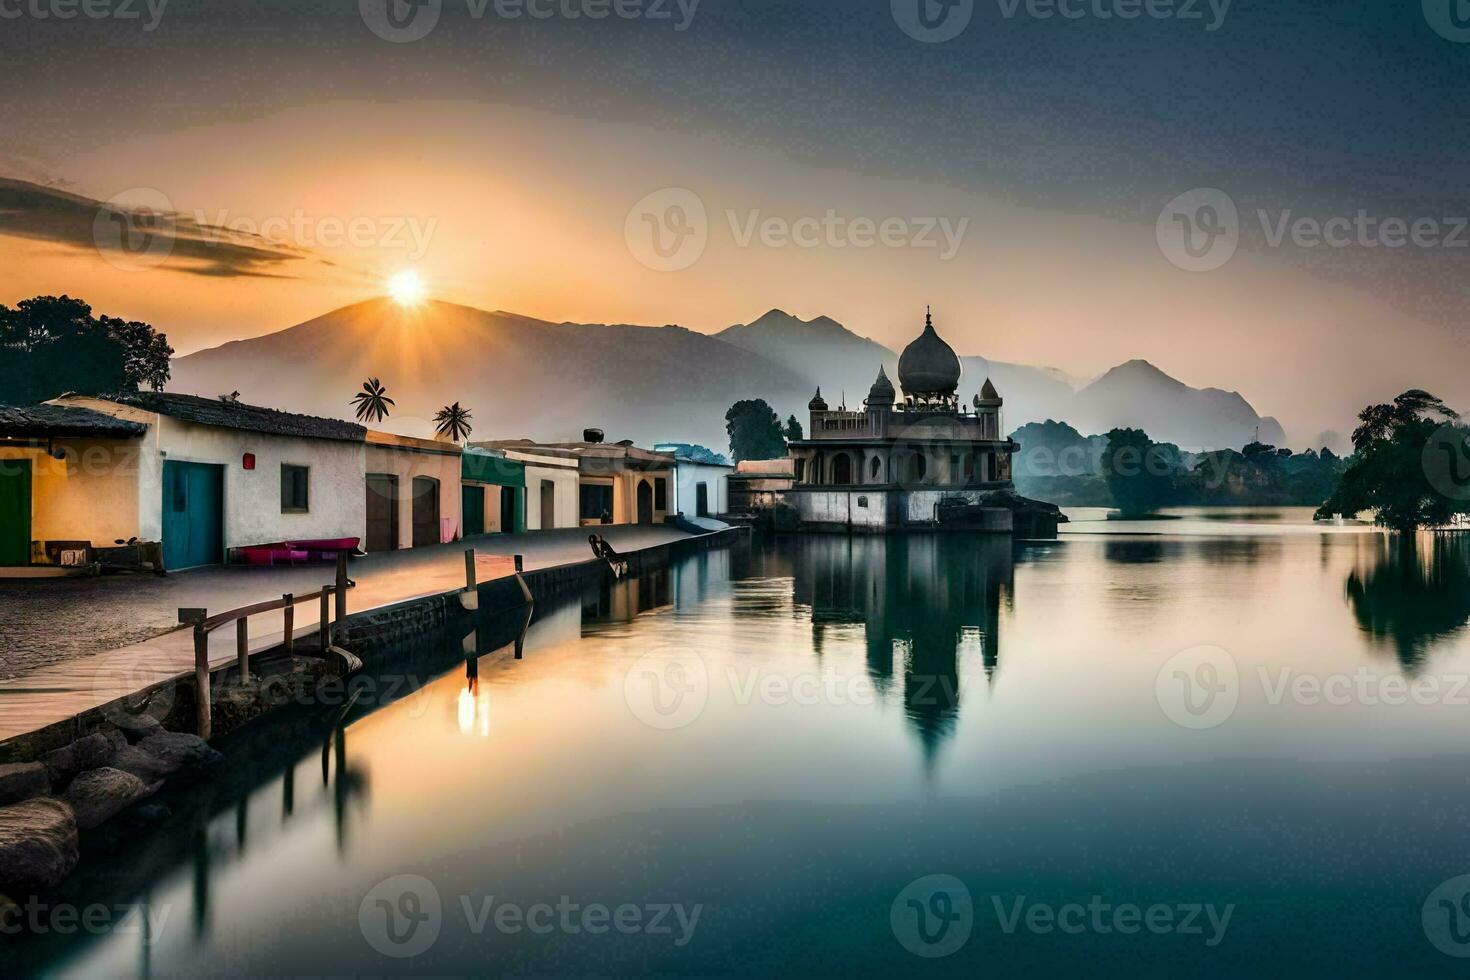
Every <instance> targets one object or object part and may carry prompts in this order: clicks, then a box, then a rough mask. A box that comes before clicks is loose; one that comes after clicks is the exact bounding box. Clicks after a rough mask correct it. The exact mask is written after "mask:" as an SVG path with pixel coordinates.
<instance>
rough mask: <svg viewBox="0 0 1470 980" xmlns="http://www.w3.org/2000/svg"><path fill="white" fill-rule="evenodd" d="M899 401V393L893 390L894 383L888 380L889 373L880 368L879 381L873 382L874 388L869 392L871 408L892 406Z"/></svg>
mask: <svg viewBox="0 0 1470 980" xmlns="http://www.w3.org/2000/svg"><path fill="white" fill-rule="evenodd" d="M897 399H898V392H896V391H894V390H893V382H892V381H889V380H888V372H887V371H885V370H883V368H882V367H879V368H878V380H877V381H874V382H873V387H872V388H870V389H869V390H868V404H869V405H870V406H882V405H887V406H892V405H893V403H894V402H895V401H896V400H897Z"/></svg>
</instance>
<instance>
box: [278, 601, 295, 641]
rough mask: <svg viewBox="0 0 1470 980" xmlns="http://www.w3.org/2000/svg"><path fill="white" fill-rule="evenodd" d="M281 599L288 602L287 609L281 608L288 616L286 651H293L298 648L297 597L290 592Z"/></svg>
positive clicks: (283, 613) (284, 614)
mask: <svg viewBox="0 0 1470 980" xmlns="http://www.w3.org/2000/svg"><path fill="white" fill-rule="evenodd" d="M281 599H282V600H283V601H284V602H285V603H286V607H285V609H283V610H281V613H282V615H283V616H285V617H286V652H287V653H293V652H295V650H296V599H295V597H294V596H292V595H291V593H289V592H287V593H286V594H285V595H283V596H281Z"/></svg>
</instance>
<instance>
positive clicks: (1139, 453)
mask: <svg viewBox="0 0 1470 980" xmlns="http://www.w3.org/2000/svg"><path fill="white" fill-rule="evenodd" d="M1178 466H1179V447H1177V446H1174V445H1172V444H1169V443H1155V442H1154V441H1153V440H1152V439H1150V438H1149V437H1148V433H1146V432H1144V431H1143V430H1142V429H1114V430H1112V431H1111V432H1109V433H1108V448H1107V451H1106V452H1105V453H1103V460H1102V471H1103V478H1104V479H1105V480H1106V481H1107V484H1108V491H1109V492H1110V493H1111V494H1112V495H1113V503H1114V505H1115V506H1116V507H1117V508H1118V510H1120V511H1121V512H1122V513H1123V515H1124V516H1125V517H1135V516H1138V515H1141V514H1149V513H1152V512H1153V511H1155V510H1157V509H1158V508H1160V507H1163V506H1166V505H1167V504H1168V503H1169V502H1170V500H1171V498H1172V497H1173V490H1174V480H1173V475H1174V473H1175V472H1176V471H1177V470H1178Z"/></svg>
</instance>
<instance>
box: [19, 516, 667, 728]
mask: <svg viewBox="0 0 1470 980" xmlns="http://www.w3.org/2000/svg"><path fill="white" fill-rule="evenodd" d="M591 530H596V531H597V533H599V534H602V535H603V537H605V538H606V539H607V541H608V543H609V544H611V545H612V546H613V547H614V548H615V549H617V550H618V551H620V552H625V553H626V552H632V551H638V550H641V549H643V548H648V547H652V546H655V545H660V544H665V543H667V542H669V541H674V540H678V539H680V538H685V537H688V535H687V534H685V533H684V532H682V531H679V530H677V529H676V528H672V527H666V526H658V527H643V526H619V527H602V528H596V529H581V528H569V529H566V530H561V531H540V532H532V533H528V534H519V535H495V536H492V537H484V538H471V539H469V540H467V541H460V542H455V543H454V544H449V545H441V546H438V547H434V548H420V549H415V550H413V551H399V552H391V553H387V554H381V555H371V556H369V557H367V558H360V559H357V560H355V561H353V562H352V564H351V566H350V571H349V574H350V575H351V577H352V579H353V580H354V581H355V582H356V583H357V587H356V588H354V589H353V590H352V591H351V592H349V593H348V598H347V610H348V612H349V614H355V613H360V612H365V611H367V610H370V609H376V608H379V607H382V606H389V605H393V604H394V603H398V602H403V601H406V600H409V599H417V598H420V597H422V596H427V595H437V594H440V593H443V592H451V591H454V590H456V589H462V588H464V586H465V566H464V552H465V549H467V548H474V549H475V557H476V561H475V565H476V579H477V580H478V581H481V582H485V581H489V580H490V579H493V578H498V577H500V576H504V575H509V574H511V572H512V571H513V570H514V562H513V559H512V556H514V555H518V554H519V555H522V556H523V557H524V562H525V568H526V569H527V570H530V569H536V568H545V567H548V566H552V565H563V564H570V563H573V562H582V561H587V560H589V559H591V558H592V549H591V548H590V547H589V546H588V543H587V536H588V534H589V533H591ZM332 576H333V570H332V568H331V567H329V566H307V567H295V568H243V567H231V568H210V569H203V570H200V571H196V572H183V573H179V574H176V575H170V576H167V577H164V578H160V577H156V576H139V577H132V578H128V579H66V580H49V581H39V582H31V583H26V584H25V585H10V586H7V587H6V588H5V590H4V592H5V596H4V600H3V601H4V607H5V611H6V616H5V620H6V625H5V627H4V632H3V633H0V645H3V646H0V658H5V657H6V656H7V654H9V655H10V656H13V655H14V651H15V649H16V645H17V644H21V643H25V644H29V646H30V647H32V648H35V647H38V646H39V647H40V648H42V649H43V650H44V648H45V645H46V642H47V640H48V639H52V640H54V639H56V638H58V637H60V636H62V635H63V634H64V635H65V636H66V642H65V643H62V644H59V647H60V648H59V650H58V651H53V655H52V656H51V657H50V658H48V659H50V660H52V661H53V662H51V663H49V664H48V665H46V666H40V667H37V668H35V669H31V670H23V671H21V672H19V674H18V676H13V677H11V678H10V679H8V680H3V681H0V741H4V740H6V739H9V738H13V737H15V736H17V735H23V734H26V733H28V732H32V731H35V730H37V729H39V728H44V727H45V726H47V725H51V724H55V723H56V722H60V721H65V720H66V719H67V718H70V717H72V716H73V715H76V714H78V713H80V712H83V711H87V710H90V709H92V708H96V707H99V706H101V705H104V704H107V703H109V702H111V701H115V700H117V699H118V698H121V697H126V696H127V695H129V694H133V693H136V692H138V691H141V690H143V689H145V688H147V687H150V686H152V685H154V684H158V683H161V682H163V681H165V680H168V679H169V678H171V677H177V676H178V675H180V674H185V673H192V672H193V670H194V642H193V633H192V631H191V630H189V629H184V628H179V627H178V625H177V624H178V610H179V608H181V607H194V608H204V609H208V610H209V611H210V613H211V614H213V613H220V612H227V611H229V610H230V609H237V608H240V607H241V606H246V605H250V604H252V603H256V602H265V601H268V600H271V599H278V598H280V597H281V596H282V595H284V594H285V593H287V592H291V593H296V594H302V595H305V594H308V593H311V592H315V591H317V590H318V589H320V588H321V587H322V586H323V585H325V584H328V583H329V582H331V580H332ZM119 583H121V584H122V585H124V586H125V587H124V588H122V589H112V588H111V587H112V586H113V585H115V584H119ZM89 586H90V588H89ZM99 599H100V600H102V601H98V600H99ZM317 610H318V603H315V602H313V603H307V604H303V605H300V606H298V607H297V608H296V623H295V625H296V629H297V632H298V635H299V634H300V632H301V631H303V630H305V629H309V628H310V627H312V626H313V625H315V624H316V623H317V622H318V612H317ZM119 617H121V619H122V623H121V625H122V626H123V627H124V628H132V629H143V630H151V632H153V633H155V634H158V633H159V631H160V629H168V630H169V631H168V632H162V633H161V635H153V636H151V637H150V638H149V639H146V640H143V641H142V642H135V643H128V644H124V645H119V646H117V647H116V648H113V649H106V646H107V645H106V643H105V642H104V643H99V644H98V646H100V647H102V648H103V649H102V650H101V652H90V651H84V650H79V649H78V642H79V641H80V642H85V641H86V640H87V638H88V637H89V636H91V637H96V636H98V635H108V634H109V633H111V634H115V633H116V632H117V630H118V628H119V623H118V622H117V619H118V618H119ZM104 621H105V623H106V628H105V629H100V628H99V629H96V630H94V629H92V625H93V624H96V625H97V626H98V627H101V626H102V625H103V623H104ZM150 624H157V625H150ZM17 627H19V629H17ZM249 629H250V644H249V646H250V650H251V651H252V652H255V651H258V650H264V649H268V648H269V647H272V646H275V645H276V644H278V643H280V642H281V639H282V637H283V635H284V632H285V623H284V620H283V615H282V613H280V612H274V613H266V614H263V615H261V616H257V617H252V618H251V619H250V626H249ZM20 630H25V634H24V636H22V635H21V633H20ZM12 633H14V634H15V635H14V636H13V637H12V636H11V635H10V634H12ZM92 649H93V650H96V649H97V647H93V648H92ZM58 652H59V654H60V655H59V656H56V655H55V654H56V653H58ZM235 655H236V653H235V631H234V629H233V628H230V627H226V628H223V629H219V630H216V631H215V632H214V633H213V634H211V636H210V665H211V666H216V667H217V666H222V665H224V664H226V663H229V662H231V661H232V660H233V659H234V658H235ZM0 663H3V660H0Z"/></svg>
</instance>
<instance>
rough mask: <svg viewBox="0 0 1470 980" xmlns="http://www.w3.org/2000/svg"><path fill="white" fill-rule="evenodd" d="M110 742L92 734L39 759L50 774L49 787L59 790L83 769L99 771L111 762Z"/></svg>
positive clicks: (100, 735) (101, 735)
mask: <svg viewBox="0 0 1470 980" xmlns="http://www.w3.org/2000/svg"><path fill="white" fill-rule="evenodd" d="M112 752H113V748H112V742H111V741H110V740H109V739H108V738H107V736H106V735H103V734H102V733H101V732H93V733H92V734H91V735H88V736H87V737H86V738H79V739H77V740H76V741H75V742H73V743H71V744H70V745H63V746H62V747H61V748H59V749H57V750H55V751H54V752H47V753H46V754H45V755H44V756H42V757H41V761H42V762H44V763H45V764H46V769H47V771H48V772H49V773H50V774H51V785H52V786H53V787H55V788H57V789H61V788H62V787H64V786H65V785H66V784H67V783H69V782H71V781H72V778H73V777H74V776H76V774H77V773H79V772H81V771H83V770H84V769H100V768H102V767H103V766H105V765H107V764H108V763H109V762H111V761H112Z"/></svg>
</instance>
